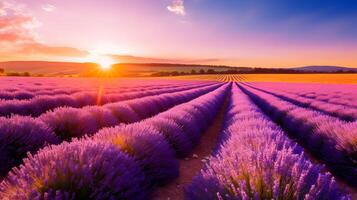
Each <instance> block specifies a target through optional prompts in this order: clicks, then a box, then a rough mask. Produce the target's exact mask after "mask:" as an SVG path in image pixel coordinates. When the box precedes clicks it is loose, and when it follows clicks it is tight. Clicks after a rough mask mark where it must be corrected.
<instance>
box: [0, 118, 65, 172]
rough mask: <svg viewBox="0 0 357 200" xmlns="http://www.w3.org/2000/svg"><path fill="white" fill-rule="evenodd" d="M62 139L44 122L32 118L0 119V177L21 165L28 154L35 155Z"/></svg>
mask: <svg viewBox="0 0 357 200" xmlns="http://www.w3.org/2000/svg"><path fill="white" fill-rule="evenodd" d="M59 142H60V139H59V138H57V137H56V135H55V134H54V133H53V132H52V130H51V129H50V128H49V127H48V126H47V125H46V124H45V123H43V122H41V121H39V120H35V119H33V118H30V117H22V116H13V117H12V118H11V119H6V118H0V163H1V164H0V177H3V176H4V175H6V173H7V172H8V171H9V170H10V169H11V168H12V167H13V166H17V165H19V164H20V163H21V160H22V158H24V157H25V156H26V154H27V152H31V153H34V152H36V151H37V150H38V149H40V148H42V147H44V146H45V145H46V144H57V143H59Z"/></svg>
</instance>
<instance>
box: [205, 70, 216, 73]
mask: <svg viewBox="0 0 357 200" xmlns="http://www.w3.org/2000/svg"><path fill="white" fill-rule="evenodd" d="M215 72H216V71H214V69H209V70H207V74H214V73H215Z"/></svg>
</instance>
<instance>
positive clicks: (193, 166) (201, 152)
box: [153, 97, 229, 200]
mask: <svg viewBox="0 0 357 200" xmlns="http://www.w3.org/2000/svg"><path fill="white" fill-rule="evenodd" d="M228 99H229V98H228V97H227V98H226V100H225V102H224V104H223V106H222V108H221V110H220V111H219V113H218V114H217V116H216V119H215V120H214V122H213V123H212V124H211V126H209V127H208V129H207V130H206V132H205V133H204V134H203V135H202V138H201V140H200V143H199V144H198V145H197V146H196V147H195V149H194V150H193V151H192V153H191V156H189V157H187V158H185V159H182V160H179V164H180V169H179V170H180V176H179V177H178V178H177V179H175V180H173V181H172V182H171V183H169V184H168V185H165V186H163V187H160V188H158V189H157V190H156V191H155V192H154V194H153V199H154V200H166V199H167V200H176V199H177V200H179V199H184V187H185V186H186V185H188V184H190V183H191V181H192V178H193V177H194V176H195V175H196V174H197V173H198V172H199V171H200V170H201V169H202V168H203V167H204V165H205V163H206V161H207V158H208V157H209V156H211V154H212V151H213V149H214V147H216V145H217V139H218V135H219V133H220V131H221V128H222V125H223V120H224V113H225V110H226V108H227V105H228Z"/></svg>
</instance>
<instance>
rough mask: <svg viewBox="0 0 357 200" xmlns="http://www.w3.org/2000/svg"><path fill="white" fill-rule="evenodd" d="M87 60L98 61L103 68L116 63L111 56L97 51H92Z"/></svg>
mask: <svg viewBox="0 0 357 200" xmlns="http://www.w3.org/2000/svg"><path fill="white" fill-rule="evenodd" d="M86 61H87V62H93V63H97V64H98V65H99V66H100V68H101V69H103V70H108V69H110V68H111V67H112V65H113V64H115V63H116V62H115V60H113V59H112V58H111V57H109V56H107V55H103V54H99V53H96V52H92V53H91V54H90V56H89V57H88V58H87V59H86Z"/></svg>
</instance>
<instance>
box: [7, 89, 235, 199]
mask: <svg viewBox="0 0 357 200" xmlns="http://www.w3.org/2000/svg"><path fill="white" fill-rule="evenodd" d="M229 86H230V85H229V84H225V85H223V86H221V87H219V88H218V89H216V90H214V91H211V92H210V90H212V88H211V89H210V90H208V89H207V88H206V89H204V90H203V91H205V92H204V93H206V92H209V93H207V94H204V95H203V96H201V97H198V98H196V99H194V100H192V101H189V102H187V103H185V104H182V105H179V106H177V107H174V108H172V109H170V110H168V111H166V112H163V113H161V114H159V115H157V116H155V117H152V118H150V119H147V120H144V121H142V122H138V123H134V124H131V125H121V126H117V127H114V128H107V129H103V130H101V131H99V132H98V133H97V134H95V135H94V136H92V137H86V138H82V139H81V140H74V141H72V142H71V143H67V142H64V143H62V144H61V145H57V146H50V147H46V148H44V149H43V150H40V151H39V152H38V153H37V154H36V155H34V156H29V158H27V159H25V160H24V164H23V165H22V166H20V167H19V168H14V170H13V171H11V172H10V173H9V175H8V176H7V177H6V179H5V180H4V181H3V182H2V183H1V184H0V198H1V199H148V198H149V197H150V196H149V195H150V191H151V190H152V189H153V187H155V186H157V185H161V184H163V183H166V182H168V181H170V180H172V179H173V178H175V177H177V176H178V162H177V159H176V158H175V151H176V149H175V148H174V145H172V143H175V141H174V140H175V138H177V137H176V136H177V135H176V132H175V131H176V130H174V132H171V131H170V130H162V129H157V128H155V126H154V125H151V124H154V123H155V122H159V123H165V122H169V125H168V126H172V124H175V126H176V127H178V128H179V129H181V130H182V132H181V134H184V135H186V137H185V138H186V139H187V140H189V141H188V143H191V144H194V142H193V141H190V138H198V137H199V136H194V137H193V135H194V134H198V135H200V134H202V132H197V131H198V130H200V131H203V130H204V129H205V128H206V127H204V126H208V124H209V122H210V121H212V120H213V117H212V116H214V115H215V113H217V112H218V110H219V108H220V107H221V105H222V104H223V101H224V97H225V96H226V93H227V91H228V88H230V87H229ZM195 93H198V92H197V91H196V92H195ZM188 96H189V95H187V96H186V98H187V97H188ZM174 99H180V101H182V100H184V99H185V98H174ZM161 100H162V99H161ZM170 101H173V99H171V100H170ZM192 109H194V111H192ZM178 112H179V113H178ZM210 113H213V114H210ZM181 114H183V115H184V116H187V117H190V120H185V121H184V120H181V118H178V117H179V116H180V115H181ZM176 118H177V119H178V120H176ZM166 119H167V120H166ZM171 119H172V121H171ZM199 121H205V123H204V125H201V124H200V125H198V124H197V122H199ZM195 126H197V128H190V127H195ZM171 130H173V129H171ZM171 134H174V135H173V136H170V135H171ZM180 139H181V138H180Z"/></svg>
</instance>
